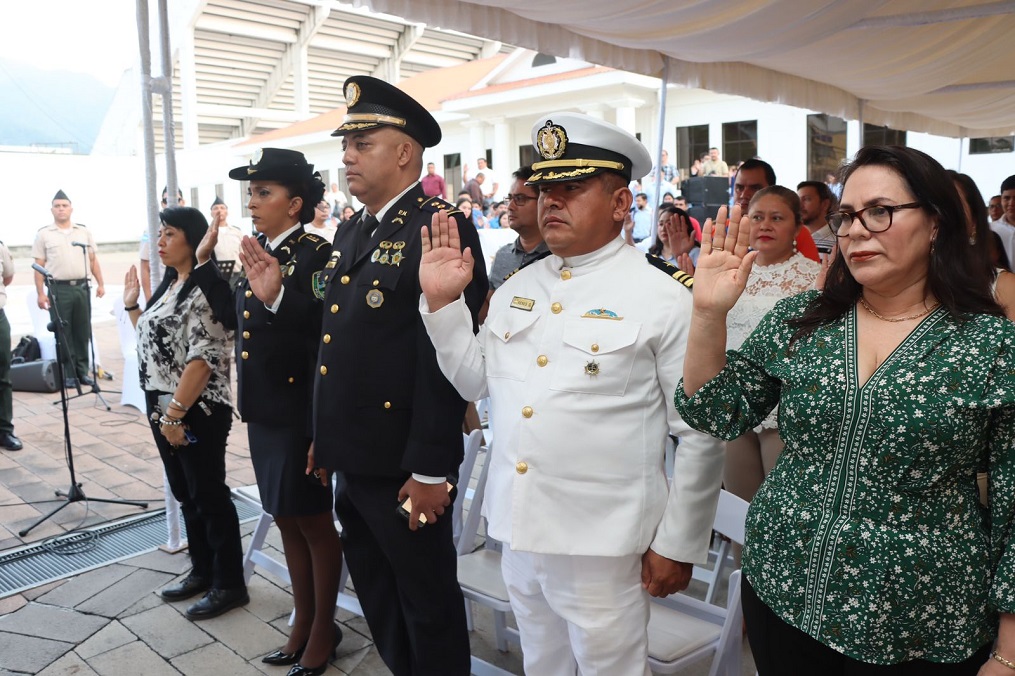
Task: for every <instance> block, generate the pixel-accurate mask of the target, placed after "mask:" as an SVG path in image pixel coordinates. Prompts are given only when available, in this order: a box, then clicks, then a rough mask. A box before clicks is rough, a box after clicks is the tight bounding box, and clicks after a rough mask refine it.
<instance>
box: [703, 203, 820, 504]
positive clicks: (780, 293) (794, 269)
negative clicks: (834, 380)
mask: <svg viewBox="0 0 1015 676" xmlns="http://www.w3.org/2000/svg"><path fill="white" fill-rule="evenodd" d="M748 218H749V219H750V223H751V240H750V243H751V248H752V249H754V250H755V251H757V252H758V257H757V259H756V260H755V262H754V269H753V270H752V271H751V276H750V278H749V279H748V280H747V288H746V289H745V290H744V294H743V295H742V296H741V297H740V299H739V300H738V301H737V304H736V305H735V306H733V309H732V310H730V313H729V315H728V324H727V326H728V331H727V338H726V349H727V350H736V349H738V348H739V347H740V345H741V344H742V343H743V342H744V341H745V340H746V339H747V337H748V336H749V335H751V332H752V331H754V329H755V327H756V326H758V324H759V323H761V320H762V319H763V318H764V316H765V315H766V314H768V312H769V310H771V309H772V308H773V307H775V304H776V302H777V301H779V300H781V299H783V298H787V297H789V296H793V295H796V294H798V293H802V292H804V291H807V290H808V289H813V288H815V282H816V281H817V277H818V272H819V271H820V269H821V265H820V264H819V263H816V262H814V261H812V260H811V259H809V258H807V257H806V256H804V255H803V254H801V253H798V252H797V250H796V244H795V241H796V236H797V233H798V232H799V231H800V228H801V226H802V225H803V221H802V220H801V219H800V198H799V197H797V194H796V192H794V191H793V190H790V189H789V188H784V187H783V186H780V185H776V186H771V187H768V188H764V189H762V190H759V191H758V192H757V193H756V194H755V195H754V198H753V199H751V203H750V206H749V207H748ZM778 411H779V409H778V408H776V409H775V410H773V411H772V413H771V414H770V415H769V416H768V417H767V418H766V419H765V420H764V421H763V422H762V423H761V425H760V426H759V427H757V428H755V429H754V430H751V431H749V432H747V433H746V434H744V435H743V436H740V437H738V438H736V439H734V440H733V441H730V442H727V444H726V468H725V472H724V476H723V481H724V483H725V485H726V489H727V490H728V491H730V492H731V493H733V494H735V495H738V496H740V497H741V498H743V499H744V500H748V501H750V500H751V498H753V497H754V493H755V492H756V491H757V490H758V488H759V487H760V486H761V482H762V481H764V480H765V477H766V476H768V473H769V472H770V471H771V470H772V467H774V466H775V461H776V460H778V458H779V454H780V453H781V452H782V447H783V442H782V439H781V438H780V437H779V430H778V422H777V415H778Z"/></svg>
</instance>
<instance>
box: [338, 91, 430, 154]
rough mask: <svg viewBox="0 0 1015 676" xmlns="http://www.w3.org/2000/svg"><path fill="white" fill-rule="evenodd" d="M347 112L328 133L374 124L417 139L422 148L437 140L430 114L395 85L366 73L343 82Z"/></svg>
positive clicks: (372, 126)
mask: <svg viewBox="0 0 1015 676" xmlns="http://www.w3.org/2000/svg"><path fill="white" fill-rule="evenodd" d="M342 91H343V92H344V93H345V105H346V107H347V111H346V114H345V119H344V120H342V124H341V125H340V126H339V127H338V129H336V130H335V131H333V132H331V135H332V136H345V135H346V134H352V133H353V132H357V131H363V130H365V129H376V128H378V127H394V128H395V129H398V130H400V131H403V132H405V133H406V134H408V135H409V136H411V137H412V138H414V139H416V140H417V141H419V143H420V144H421V145H422V146H423V147H424V148H432V147H433V146H435V145H437V144H438V143H440V142H441V127H440V125H439V124H437V120H435V119H433V115H431V114H430V112H429V111H428V110H427V109H426V108H424V107H423V106H422V105H420V103H419V102H418V101H417V100H416V99H414V98H412V97H411V96H409V95H408V94H406V93H405V92H403V91H402V90H401V89H399V88H398V87H395V86H394V85H391V84H388V83H387V82H385V81H384V80H378V79H377V78H375V77H370V76H369V75H354V76H352V77H351V78H349V79H348V80H346V81H345V85H344V86H343V89H342Z"/></svg>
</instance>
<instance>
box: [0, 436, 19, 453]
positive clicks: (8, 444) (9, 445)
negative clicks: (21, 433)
mask: <svg viewBox="0 0 1015 676" xmlns="http://www.w3.org/2000/svg"><path fill="white" fill-rule="evenodd" d="M0 448H6V449H7V450H8V451H20V450H21V449H22V448H23V444H22V443H21V439H18V438H17V437H16V436H14V433H13V432H8V433H7V434H0Z"/></svg>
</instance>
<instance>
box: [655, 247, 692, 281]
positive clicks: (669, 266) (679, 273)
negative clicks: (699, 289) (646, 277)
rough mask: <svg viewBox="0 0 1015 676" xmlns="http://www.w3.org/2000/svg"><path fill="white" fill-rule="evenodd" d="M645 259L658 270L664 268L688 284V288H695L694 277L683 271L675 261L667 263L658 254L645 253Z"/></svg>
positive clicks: (671, 275)
mask: <svg viewBox="0 0 1015 676" xmlns="http://www.w3.org/2000/svg"><path fill="white" fill-rule="evenodd" d="M645 260H647V261H648V262H649V265H651V266H652V267H654V268H656V269H657V270H662V271H663V272H665V273H666V274H668V275H669V276H670V277H672V278H673V279H675V280H677V281H678V282H680V283H681V284H683V285H684V286H686V287H687V288H688V289H693V288H694V277H692V276H691V275H689V274H687V273H686V272H684V271H682V270H681V269H680V268H678V267H677V266H676V265H674V264H673V263H667V262H666V261H664V260H663V259H662V258H659V257H658V256H653V255H652V254H645Z"/></svg>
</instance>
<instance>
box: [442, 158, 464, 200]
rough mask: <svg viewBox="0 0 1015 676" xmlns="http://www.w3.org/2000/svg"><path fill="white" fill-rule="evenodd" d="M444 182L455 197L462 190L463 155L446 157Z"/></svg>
mask: <svg viewBox="0 0 1015 676" xmlns="http://www.w3.org/2000/svg"><path fill="white" fill-rule="evenodd" d="M444 182H445V183H446V184H447V185H448V186H449V187H450V188H451V195H452V196H455V195H457V194H458V191H459V190H461V189H462V154H461V153H448V154H446V155H445V156H444Z"/></svg>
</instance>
